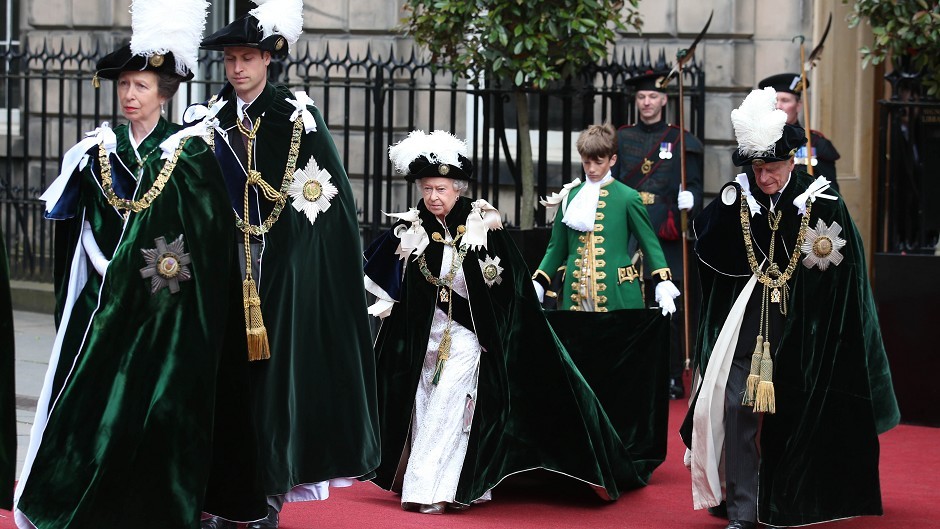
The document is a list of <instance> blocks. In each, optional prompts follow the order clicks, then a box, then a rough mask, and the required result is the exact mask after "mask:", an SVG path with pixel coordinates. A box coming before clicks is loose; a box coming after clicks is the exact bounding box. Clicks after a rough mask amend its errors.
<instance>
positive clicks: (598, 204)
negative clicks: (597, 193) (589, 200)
mask: <svg viewBox="0 0 940 529" xmlns="http://www.w3.org/2000/svg"><path fill="white" fill-rule="evenodd" d="M597 207H598V208H605V207H607V202H604V201H603V200H598V201H597Z"/></svg>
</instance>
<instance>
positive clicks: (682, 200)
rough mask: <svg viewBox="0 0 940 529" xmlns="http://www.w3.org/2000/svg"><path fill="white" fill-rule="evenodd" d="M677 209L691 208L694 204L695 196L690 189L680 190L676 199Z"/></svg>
mask: <svg viewBox="0 0 940 529" xmlns="http://www.w3.org/2000/svg"><path fill="white" fill-rule="evenodd" d="M676 204H677V205H678V206H679V209H692V208H693V207H694V206H695V197H694V196H692V192H691V191H685V190H680V191H679V197H678V198H677V199H676Z"/></svg>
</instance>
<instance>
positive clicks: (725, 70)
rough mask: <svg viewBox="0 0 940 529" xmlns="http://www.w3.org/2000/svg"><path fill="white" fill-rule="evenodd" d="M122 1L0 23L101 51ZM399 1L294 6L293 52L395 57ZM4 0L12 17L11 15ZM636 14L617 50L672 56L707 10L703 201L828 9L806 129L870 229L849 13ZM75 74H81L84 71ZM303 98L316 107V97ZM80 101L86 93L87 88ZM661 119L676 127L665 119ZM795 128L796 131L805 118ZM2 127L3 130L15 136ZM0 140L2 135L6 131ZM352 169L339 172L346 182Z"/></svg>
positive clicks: (235, 5) (659, 9)
mask: <svg viewBox="0 0 940 529" xmlns="http://www.w3.org/2000/svg"><path fill="white" fill-rule="evenodd" d="M128 3H129V2H128V0H0V5H3V4H6V6H5V7H6V9H7V10H8V11H7V12H8V13H12V17H14V18H16V20H10V21H9V22H10V23H11V24H12V25H15V26H17V28H18V31H14V32H13V33H18V34H17V35H15V36H16V37H18V39H19V40H20V41H21V42H22V41H24V40H27V39H28V40H29V41H30V42H40V41H42V40H43V39H46V40H47V41H48V42H49V43H50V44H51V45H53V46H56V47H57V46H64V47H66V48H75V47H77V46H78V44H79V43H83V45H84V46H85V48H86V49H87V48H88V46H89V45H90V43H91V42H92V41H93V40H94V39H99V38H100V39H104V41H105V42H110V43H111V44H112V45H113V44H114V43H116V42H118V41H119V40H120V39H123V38H126V36H127V34H128V29H129V26H130V14H129V13H128V9H127V7H128ZM402 3H403V2H402V0H357V1H352V0H317V1H316V2H313V1H310V0H306V1H305V14H304V22H305V33H304V36H303V41H302V45H309V46H311V48H312V49H324V48H325V47H326V46H330V49H331V50H340V49H345V48H346V47H347V46H348V47H349V49H350V51H351V52H352V53H353V54H356V53H365V51H366V50H367V49H372V50H387V49H396V50H399V51H405V52H407V51H408V50H410V49H411V43H410V42H409V41H408V39H407V38H405V37H403V36H402V35H401V33H400V31H399V30H398V27H399V26H400V24H401V17H402V11H401V5H402ZM16 4H19V7H18V11H17V9H14V8H12V7H11V6H14V5H16ZM248 5H249V4H248V3H247V1H246V0H213V15H212V20H210V24H209V25H210V28H209V29H210V30H212V29H215V28H217V27H220V26H221V25H223V24H224V22H225V21H226V20H228V19H230V17H231V15H232V14H234V13H235V12H244V10H245V9H246V8H247V7H248ZM640 9H641V12H642V15H643V20H644V28H643V33H642V34H641V35H635V34H627V35H623V38H622V41H621V42H620V43H618V45H617V46H618V48H620V47H633V46H637V45H647V44H648V45H649V47H650V48H651V49H659V48H660V47H665V49H666V50H676V49H678V48H681V47H684V46H687V45H688V44H689V43H690V40H691V39H692V38H693V37H694V36H695V34H697V33H698V31H699V30H700V29H701V27H702V25H703V24H704V22H705V20H706V19H707V17H708V14H709V12H710V11H712V10H713V11H714V19H713V21H712V24H711V27H710V29H709V32H708V34H707V35H706V37H705V39H704V41H703V42H702V43H701V44H700V45H699V48H698V50H697V51H696V57H697V59H698V60H701V61H702V62H703V64H704V67H705V71H706V82H707V89H706V92H707V95H706V105H707V111H706V115H705V117H706V122H705V137H704V138H703V139H704V142H705V145H706V149H707V150H706V156H705V162H706V167H705V182H706V189H705V190H706V193H715V192H716V191H717V190H718V189H719V188H720V186H721V185H722V184H723V183H724V182H726V181H728V180H729V179H731V178H733V177H734V175H735V172H736V171H735V168H734V167H733V166H732V165H731V161H730V153H731V151H732V149H733V145H734V140H733V131H732V128H731V123H730V119H729V117H728V116H729V113H730V111H731V109H733V108H735V107H736V106H737V105H738V104H740V102H741V101H742V100H743V98H744V96H745V95H746V94H747V92H748V91H749V90H750V89H751V88H752V87H753V86H755V85H756V83H757V81H758V80H760V79H762V78H763V77H765V76H767V75H770V74H773V73H779V72H784V71H799V68H800V51H799V44H798V42H794V40H793V39H794V37H796V36H798V35H803V36H805V39H806V49H807V53H808V51H809V50H810V49H812V47H813V46H814V45H815V43H816V41H817V39H818V38H819V37H821V33H822V31H823V29H824V26H825V22H826V18H827V16H828V14H829V13H830V12H831V13H832V15H833V24H832V30H831V33H830V35H829V40H828V41H827V43H826V47H825V51H824V52H823V55H822V59H821V61H820V63H819V65H818V67H817V69H815V70H814V71H813V73H812V76H811V82H812V87H811V91H810V98H809V99H808V102H809V107H810V109H811V110H812V122H811V124H810V125H811V126H812V128H814V129H816V130H819V131H822V132H823V133H824V134H825V135H826V136H827V137H828V138H830V139H831V140H832V141H833V143H834V144H835V145H836V146H837V148H838V149H839V151H840V153H841V154H842V158H841V160H840V161H839V162H838V170H839V183H840V186H841V189H842V193H843V195H844V196H845V199H846V202H847V203H848V205H849V208H850V210H851V211H852V214H853V215H854V217H855V220H856V222H857V223H858V224H859V227H860V229H861V231H862V233H863V234H866V235H867V234H870V233H871V223H872V219H871V214H872V213H871V212H872V211H873V208H872V201H873V192H872V191H873V190H872V186H873V181H874V175H873V172H874V170H875V169H876V160H874V155H873V154H872V153H873V152H877V150H876V148H875V147H876V146H877V145H876V142H877V137H876V123H875V121H876V119H877V108H876V107H877V105H876V103H875V101H876V99H878V98H880V97H881V96H882V92H883V90H884V82H883V81H882V80H881V72H879V71H878V69H876V68H868V69H862V68H861V65H860V60H859V54H858V49H859V47H860V46H862V45H864V44H866V43H868V42H870V40H871V35H870V32H868V31H867V29H866V28H864V27H860V28H857V29H848V27H847V24H846V22H845V18H846V15H848V14H849V12H850V10H851V7H850V6H847V5H844V4H843V3H842V1H841V0H815V1H814V0H797V1H793V2H766V1H759V2H754V1H753V0H656V1H652V0H645V1H642V2H641V6H640ZM8 18H10V15H8ZM11 24H8V26H9V25H11ZM9 33H10V32H9V31H7V38H8V39H9ZM82 67H84V68H87V69H89V70H90V69H91V68H92V67H93V65H87V64H86V65H83V66H82ZM46 89H47V90H55V89H56V87H54V86H53V87H46ZM89 91H90V90H89ZM311 95H312V96H313V98H314V99H315V100H318V97H317V96H318V94H316V93H314V94H311ZM74 97H77V94H66V97H65V101H69V99H70V98H74ZM83 97H88V94H87V92H86V93H85V94H84V95H83ZM350 110H352V111H354V110H355V109H350ZM331 111H332V109H331ZM337 111H338V112H346V111H347V110H342V111H340V110H337ZM669 119H670V120H672V121H677V120H676V118H675V116H669ZM328 121H330V122H331V123H335V122H336V121H335V120H333V119H328ZM802 121H803V122H804V124H805V118H803V119H802ZM417 122H419V123H420V122H421V121H420V120H418V121H417ZM91 125H92V124H91V123H89V122H87V121H86V122H84V123H81V122H79V123H76V124H75V125H74V126H75V127H77V128H82V127H84V128H86V129H87V128H91ZM331 126H332V127H333V128H334V129H335V128H336V125H331ZM11 130H13V131H14V133H15V130H16V129H15V128H13V129H11ZM458 133H460V131H458ZM0 134H6V127H3V131H2V132H0ZM75 135H76V132H75V131H68V132H67V133H64V134H63V135H62V136H63V137H64V138H66V140H63V141H69V140H68V139H69V138H72V137H75ZM52 136H53V137H56V136H58V134H53V135H52ZM34 139H35V140H38V138H34ZM30 141H32V139H31V140H30ZM0 143H5V142H0ZM353 143H355V142H353ZM50 147H57V146H55V145H50ZM340 148H341V149H343V148H344V146H343V145H340ZM346 148H348V149H349V150H350V152H349V153H348V155H349V157H350V158H351V159H356V156H358V153H357V152H356V150H357V146H356V145H354V144H350V145H349V146H348V147H346ZM350 165H352V164H350ZM356 173H357V171H355V170H352V169H350V174H351V175H352V176H353V177H355V176H356ZM870 246H871V245H870V244H869V247H870Z"/></svg>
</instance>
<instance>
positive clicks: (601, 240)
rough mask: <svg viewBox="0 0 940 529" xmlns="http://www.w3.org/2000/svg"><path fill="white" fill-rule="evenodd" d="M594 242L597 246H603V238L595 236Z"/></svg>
mask: <svg viewBox="0 0 940 529" xmlns="http://www.w3.org/2000/svg"><path fill="white" fill-rule="evenodd" d="M594 242H596V243H597V244H604V237H603V236H601V235H595V236H594Z"/></svg>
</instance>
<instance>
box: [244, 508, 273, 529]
mask: <svg viewBox="0 0 940 529" xmlns="http://www.w3.org/2000/svg"><path fill="white" fill-rule="evenodd" d="M277 519H278V513H277V509H275V508H274V507H271V506H270V505H268V515H267V516H266V517H265V518H264V520H259V521H257V522H252V523H250V524H248V525H247V526H245V529H277Z"/></svg>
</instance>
